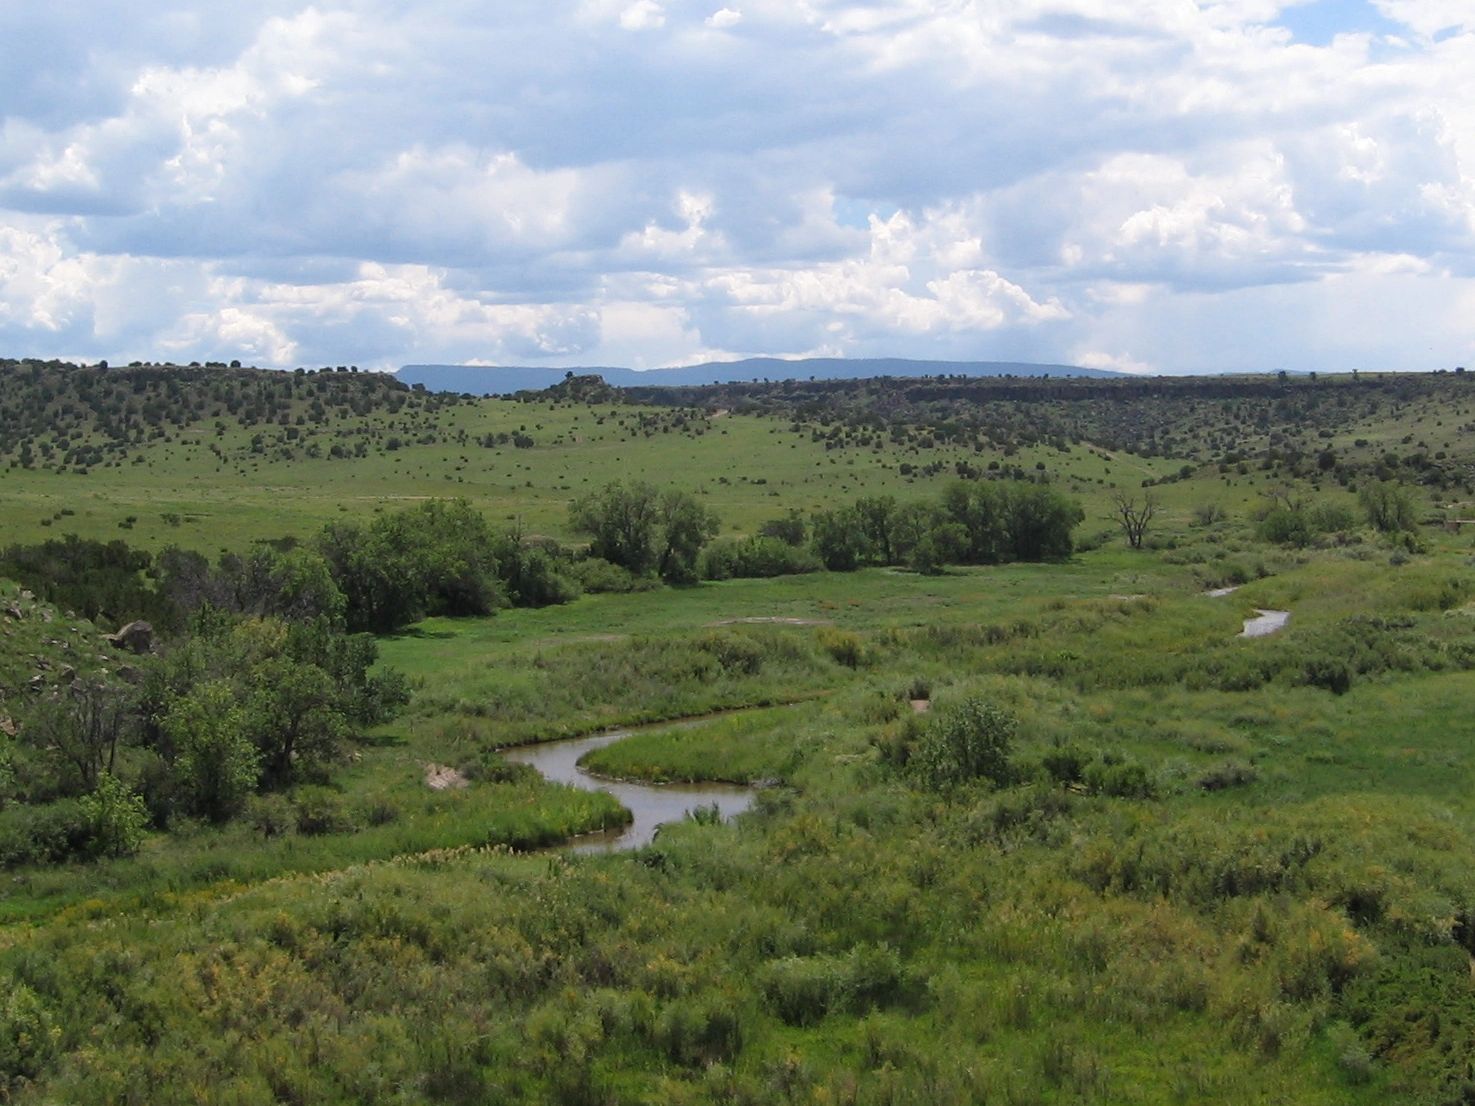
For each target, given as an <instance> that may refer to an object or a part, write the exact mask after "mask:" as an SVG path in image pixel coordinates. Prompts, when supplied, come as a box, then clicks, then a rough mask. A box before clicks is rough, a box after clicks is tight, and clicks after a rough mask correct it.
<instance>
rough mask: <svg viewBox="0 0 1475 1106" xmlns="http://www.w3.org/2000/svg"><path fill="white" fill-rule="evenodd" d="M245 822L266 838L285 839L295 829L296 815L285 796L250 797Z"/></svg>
mask: <svg viewBox="0 0 1475 1106" xmlns="http://www.w3.org/2000/svg"><path fill="white" fill-rule="evenodd" d="M246 821H247V822H249V823H250V825H251V826H252V828H253V829H255V830H256V832H257V833H259V834H261V836H262V837H266V838H272V837H285V836H286V835H287V834H289V833H291V832H292V831H293V830H294V829H296V828H297V814H296V812H295V811H294V810H293V809H292V804H291V803H290V802H289V801H288V799H287V797H286V796H285V795H253V796H251V798H250V800H249V801H248V802H247V803H246Z"/></svg>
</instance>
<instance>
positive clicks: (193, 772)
mask: <svg viewBox="0 0 1475 1106" xmlns="http://www.w3.org/2000/svg"><path fill="white" fill-rule="evenodd" d="M246 726H247V713H246V710H245V709H244V708H243V706H242V705H241V702H240V700H239V696H238V693H237V690H236V688H235V687H233V686H232V685H231V683H230V681H228V680H210V681H208V682H206V683H202V684H200V685H198V686H197V687H195V688H193V689H191V691H190V692H189V694H187V695H184V696H182V697H181V698H179V699H176V700H175V701H174V703H173V704H172V705H171V706H170V708H169V711H168V713H167V714H166V715H165V716H164V719H163V730H164V733H165V735H166V736H167V737H168V738H169V740H170V742H171V743H172V745H173V747H174V750H175V757H174V765H173V769H174V778H175V782H176V784H177V786H178V787H179V791H180V794H181V795H182V796H183V797H184V799H185V802H186V803H187V805H188V806H189V808H190V809H191V810H192V811H193V812H194V813H196V814H199V815H202V816H203V817H206V818H209V819H210V820H211V821H214V822H223V821H225V820H227V819H228V818H230V817H231V816H232V815H234V814H237V813H239V811H240V810H241V808H242V807H243V806H244V805H245V802H246V798H247V797H248V796H249V795H250V794H251V793H252V792H253V791H255V789H256V783H257V778H258V773H259V770H260V762H261V757H260V754H259V753H258V751H257V749H256V746H255V744H254V743H253V742H252V740H251V736H250V734H249V733H248V732H247V728H246Z"/></svg>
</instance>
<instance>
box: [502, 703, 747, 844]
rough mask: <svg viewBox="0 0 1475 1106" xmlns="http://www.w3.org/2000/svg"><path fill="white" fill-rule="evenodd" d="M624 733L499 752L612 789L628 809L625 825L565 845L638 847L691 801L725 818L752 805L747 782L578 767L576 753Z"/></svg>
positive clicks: (567, 779) (570, 779) (551, 773)
mask: <svg viewBox="0 0 1475 1106" xmlns="http://www.w3.org/2000/svg"><path fill="white" fill-rule="evenodd" d="M630 735H631V731H630V730H614V731H612V732H610V733H601V734H595V735H593V736H592V737H573V738H568V739H567V740H563V741H546V742H543V743H541V744H538V745H519V746H516V747H515V748H511V749H503V750H502V756H503V757H504V758H505V759H506V760H508V761H511V762H512V763H514V764H530V765H532V766H533V767H534V768H536V769H537V770H538V771H539V772H540V773H542V775H543V777H544V778H545V779H547V780H549V781H551V782H553V783H562V784H567V785H568V786H570V787H578V788H582V789H583V790H585V791H604V792H606V793H608V794H610V795H613V796H614V797H615V798H616V799H617V800H619V802H620V805H621V806H623V807H625V809H627V810H629V811H630V813H631V814H633V815H634V821H632V822H631V823H630V824H629V825H628V826H624V827H622V828H620V829H615V830H607V831H606V832H604V833H599V834H590V835H589V836H587V837H581V838H579V839H578V840H576V841H575V842H573V843H572V844H571V845H570V846H569V851H571V852H577V853H606V852H620V851H622V850H625V849H638V848H640V847H641V846H642V845H649V844H650V843H651V841H652V840H653V839H654V838H655V835H656V830H657V829H658V828H659V827H660V826H661V825H662V824H664V823H666V822H678V821H680V820H681V819H682V818H684V817H686V814H687V812H688V811H691V810H694V809H695V808H697V807H703V806H713V805H714V804H715V805H716V807H717V810H718V812H719V813H720V814H721V815H722V817H723V819H727V818H731V817H733V816H734V815H736V814H741V813H742V812H743V811H745V810H747V809H748V808H749V807H750V806H752V805H753V789H752V788H751V787H739V786H737V785H735V784H723V783H663V784H654V783H639V782H637V781H635V780H610V779H605V778H603V777H601V776H596V775H594V774H592V773H590V772H586V771H585V770H584V769H583V768H580V767H579V759H580V758H581V757H583V756H584V754H585V753H589V752H593V751H594V750H595V749H602V748H604V747H605V746H606V745H613V744H614V743H615V742H616V741H619V740H621V739H622V738H626V737H629V736H630Z"/></svg>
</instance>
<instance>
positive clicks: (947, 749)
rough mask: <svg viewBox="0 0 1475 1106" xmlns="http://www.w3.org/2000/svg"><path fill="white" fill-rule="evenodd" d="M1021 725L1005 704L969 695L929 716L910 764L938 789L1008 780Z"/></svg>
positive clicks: (923, 778)
mask: <svg viewBox="0 0 1475 1106" xmlns="http://www.w3.org/2000/svg"><path fill="white" fill-rule="evenodd" d="M1017 727H1018V720H1017V719H1016V718H1015V717H1014V715H1013V714H1011V713H1010V712H1009V711H1007V710H1005V709H1003V708H1002V707H999V706H997V705H995V704H993V703H990V702H988V701H986V700H984V699H980V698H969V699H964V700H963V701H962V702H961V703H957V704H954V705H952V706H950V707H947V708H945V709H943V710H941V711H939V712H938V713H937V714H936V715H934V716H933V717H932V718H931V719H930V720H929V722H928V724H927V726H926V727H925V729H924V731H923V733H922V737H921V740H920V741H919V742H918V743H917V747H916V749H915V750H914V751H913V753H912V755H911V766H912V768H913V769H914V770H915V771H916V772H917V774H918V775H919V776H920V777H921V779H922V781H923V782H924V784H925V785H926V786H928V787H931V788H933V789H934V790H947V789H949V788H952V787H956V786H959V785H961V784H965V783H969V782H971V781H973V780H980V779H981V780H988V781H990V782H992V783H996V784H998V783H1007V782H1008V780H1009V778H1010V775H1011V766H1010V763H1009V753H1010V749H1011V746H1012V744H1013V741H1014V731H1015V730H1016V729H1017Z"/></svg>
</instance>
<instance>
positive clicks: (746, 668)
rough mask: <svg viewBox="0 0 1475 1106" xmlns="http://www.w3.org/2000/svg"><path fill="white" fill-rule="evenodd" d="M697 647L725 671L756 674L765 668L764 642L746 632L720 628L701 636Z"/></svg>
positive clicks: (744, 674)
mask: <svg viewBox="0 0 1475 1106" xmlns="http://www.w3.org/2000/svg"><path fill="white" fill-rule="evenodd" d="M697 648H698V649H700V650H701V651H702V652H704V653H707V654H708V655H710V656H711V657H712V658H713V659H715V660H716V661H717V663H718V664H719V665H720V666H721V667H722V670H723V671H724V672H729V673H732V674H734V675H741V676H756V675H757V674H758V673H759V672H760V671H761V670H762V669H763V652H764V650H763V646H762V644H760V643H759V642H757V641H754V640H753V639H752V638H751V637H748V636H746V635H744V634H740V633H735V632H734V631H731V630H718V631H715V632H713V633H710V634H707V635H706V636H705V637H703V638H701V639H700V640H699V641H698V642H697Z"/></svg>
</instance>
